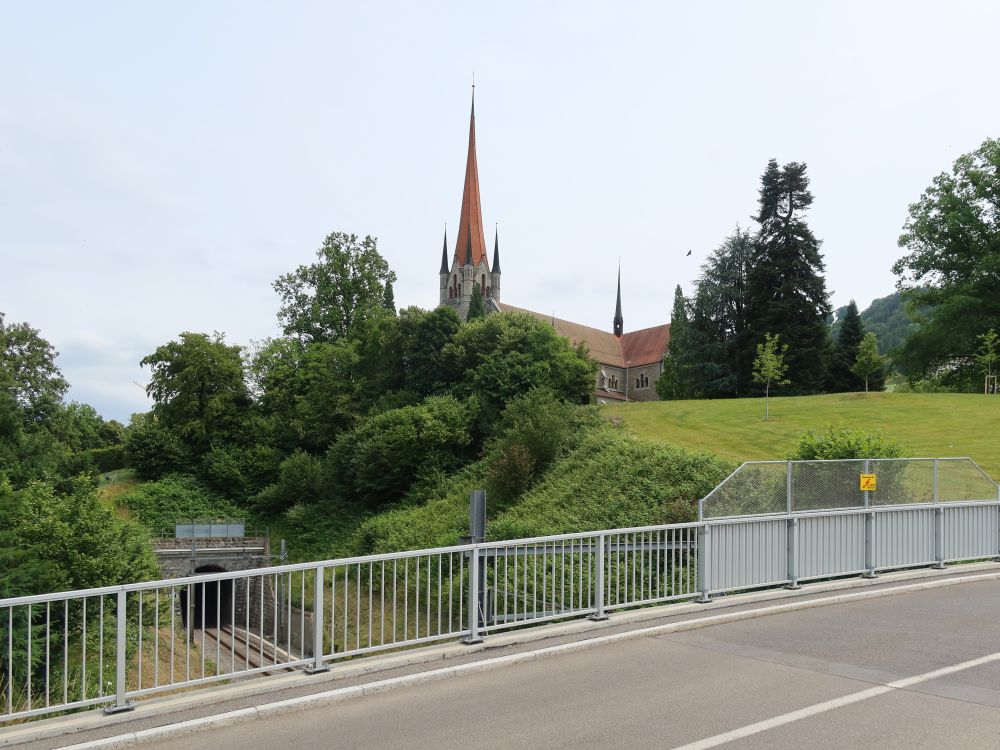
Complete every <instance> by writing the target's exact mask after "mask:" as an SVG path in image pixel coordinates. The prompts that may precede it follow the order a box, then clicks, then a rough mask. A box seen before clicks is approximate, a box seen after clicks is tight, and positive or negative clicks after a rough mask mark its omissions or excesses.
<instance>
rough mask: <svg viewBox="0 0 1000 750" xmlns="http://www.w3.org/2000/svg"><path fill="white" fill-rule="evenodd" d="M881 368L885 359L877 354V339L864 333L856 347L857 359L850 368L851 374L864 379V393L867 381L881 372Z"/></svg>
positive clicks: (866, 391)
mask: <svg viewBox="0 0 1000 750" xmlns="http://www.w3.org/2000/svg"><path fill="white" fill-rule="evenodd" d="M883 367H885V358H884V357H882V356H881V355H880V354H879V353H878V339H877V338H876V336H875V334H874V333H872V332H869V333H866V334H865V337H864V338H863V339H861V343H860V344H859V345H858V357H857V359H855V360H854V366H853V367H851V372H853V373H854V374H855V375H857V376H858V377H859V378H864V381H865V393H868V379H869V378H871V377H872V376H874V375H877V374H878V373H879V372H881V371H882V368H883Z"/></svg>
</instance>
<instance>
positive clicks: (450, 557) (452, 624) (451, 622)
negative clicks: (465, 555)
mask: <svg viewBox="0 0 1000 750" xmlns="http://www.w3.org/2000/svg"><path fill="white" fill-rule="evenodd" d="M454 560H455V553H454V552H449V553H448V632H449V633H451V632H453V631H454V629H455V619H454V616H453V613H452V596H453V594H454V592H455V576H454V573H453V571H452V566H453V563H454Z"/></svg>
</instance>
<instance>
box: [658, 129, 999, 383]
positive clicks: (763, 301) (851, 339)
mask: <svg viewBox="0 0 1000 750" xmlns="http://www.w3.org/2000/svg"><path fill="white" fill-rule="evenodd" d="M998 196H1000V140H997V139H990V140H987V141H985V142H984V143H983V144H982V146H980V148H979V149H977V150H976V151H974V152H972V153H969V154H965V155H963V156H961V157H960V158H959V159H958V160H957V161H956V162H955V164H954V166H953V168H952V170H951V172H946V173H942V174H940V175H938V176H937V177H935V178H934V180H933V182H932V184H931V186H930V187H929V188H928V189H927V190H926V191H924V193H923V195H922V196H921V197H920V199H919V200H918V201H917V202H916V203H914V204H912V205H911V206H910V207H909V214H908V217H907V220H906V223H905V225H904V228H903V233H902V235H901V236H900V238H899V245H900V247H903V248H904V249H906V251H907V254H906V255H905V256H904V257H902V258H900V259H899V260H898V261H897V262H896V263H895V265H894V266H893V272H894V273H895V274H896V275H897V277H898V282H897V286H898V288H899V290H900V291H901V293H902V300H903V302H904V304H905V309H906V313H907V314H908V316H909V321H906V320H905V319H902V317H901V315H900V313H899V308H898V307H897V306H896V305H897V303H898V299H897V298H896V297H891V298H887V299H886V300H880V301H879V302H880V303H882V306H881V308H880V310H881V312H880V313H879V314H880V315H882V316H883V317H887V316H891V317H892V318H893V323H892V327H891V330H892V332H893V337H892V339H891V340H888V341H887V342H883V343H887V344H888V346H889V347H890V352H889V353H890V355H891V360H892V363H893V365H894V367H895V368H896V369H897V370H898V371H899V372H900V373H902V374H903V375H905V376H906V377H907V378H908V379H909V381H910V382H911V384H912V383H918V382H919V383H930V385H929V386H927V387H934V388H942V389H948V390H965V391H971V390H977V389H978V388H979V387H980V386H981V385H982V380H980V378H981V377H982V375H983V374H984V373H985V374H987V376H989V375H990V374H992V371H991V370H989V368H988V367H984V365H983V361H982V355H981V353H980V352H979V349H980V347H981V346H982V345H983V344H982V337H983V336H984V335H986V333H987V332H988V331H990V330H996V329H998V328H1000V261H998V258H1000V209H998V206H1000V198H998ZM812 202H813V196H812V193H811V192H810V190H809V179H808V177H807V175H806V167H805V165H804V164H801V163H796V162H791V163H789V164H785V165H784V166H779V165H778V163H777V162H776V161H774V160H771V161H770V162H769V163H768V166H767V169H766V170H765V172H764V174H763V176H762V177H761V182H760V190H759V199H758V211H757V214H756V215H755V216H754V218H753V220H754V227H753V229H752V230H751V229H749V228H746V229H745V228H740V227H737V228H736V230H735V231H734V233H733V234H732V235H730V236H729V237H727V238H726V239H725V240H724V241H723V243H722V244H721V245H720V246H719V248H718V249H716V250H715V251H714V252H713V253H712V254H711V256H710V257H709V259H708V261H707V262H706V263H705V265H704V266H702V269H701V276H700V277H699V279H698V281H697V283H696V285H695V290H694V294H693V295H692V296H691V297H690V298H685V297H684V295H683V293H682V291H681V289H680V287H678V288H677V291H676V293H675V297H674V305H673V309H672V311H671V324H672V331H671V343H670V351H671V356H670V357H669V358H668V361H667V363H666V372H665V373H664V377H662V378H661V380H660V385H659V391H660V395H661V397H662V398H719V397H731V396H744V395H757V394H758V393H760V387H759V384H758V383H756V382H755V380H754V378H753V361H754V352H755V350H756V347H757V346H758V345H759V344H763V343H764V342H765V336H766V334H768V333H770V334H774V335H777V336H779V337H780V339H781V341H782V342H783V344H784V345H787V346H788V349H787V352H786V359H787V369H788V372H787V379H788V381H789V384H788V386H789V387H788V388H786V389H785V391H784V392H785V393H791V394H809V393H819V392H823V391H827V392H840V391H852V390H861V389H862V388H866V389H868V388H872V389H881V388H882V387H883V386H884V383H883V380H884V378H883V368H882V367H878V366H875V367H874V368H873V363H876V358H874V357H873V356H872V354H871V352H872V349H873V347H872V344H871V342H870V341H869V340H866V331H865V329H864V325H863V324H862V321H861V318H860V316H859V314H858V310H857V306H856V305H855V304H854V303H853V302H852V303H851V304H850V305H848V306H847V308H846V309H844V310H842V314H840V315H838V319H837V321H836V324H835V331H836V334H835V336H831V335H830V334H829V330H830V329H829V326H828V320H829V316H830V307H829V302H828V295H827V292H826V287H825V282H824V279H823V271H824V267H823V259H822V256H821V254H820V251H819V250H820V243H819V241H818V240H817V239H816V237H815V236H814V235H813V233H812V232H811V231H810V229H809V227H808V225H807V223H806V220H805V215H806V212H807V211H808V209H809V207H810V206H811V205H812ZM882 308H884V309H882ZM883 322H884V323H888V322H889V321H888V318H887V320H886V321H883ZM868 333H871V332H868ZM859 357H860V358H861V359H862V360H863V363H862V364H859ZM866 375H867V377H866ZM987 379H989V378H988V377H987Z"/></svg>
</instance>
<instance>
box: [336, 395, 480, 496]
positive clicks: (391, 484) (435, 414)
mask: <svg viewBox="0 0 1000 750" xmlns="http://www.w3.org/2000/svg"><path fill="white" fill-rule="evenodd" d="M472 411H473V410H472V409H470V408H469V407H468V405H467V404H465V403H462V402H459V401H458V400H457V399H455V398H453V397H451V396H432V397H430V398H427V399H425V401H424V403H422V404H420V405H419V406H405V407H403V408H401V409H392V410H391V411H386V412H382V413H380V414H375V415H374V416H372V417H370V418H368V419H367V420H365V421H364V422H362V423H361V424H360V425H358V426H357V427H356V428H355V429H353V430H351V431H350V432H346V433H343V434H342V435H341V436H340V437H339V438H338V439H337V441H336V442H335V443H334V444H333V446H332V447H331V448H330V450H329V452H328V453H327V464H328V471H329V472H330V476H331V478H332V479H333V480H334V481H335V482H336V485H337V486H338V489H339V490H340V492H339V494H340V497H341V498H342V499H344V500H346V501H349V502H351V501H353V502H359V503H361V504H362V505H364V506H365V507H368V508H372V507H378V506H385V505H389V504H391V503H394V502H396V501H398V500H399V499H400V498H401V497H402V496H403V495H404V494H405V493H406V491H407V490H408V489H409V488H410V485H412V484H413V482H414V481H415V480H416V479H417V478H418V477H419V476H420V475H421V474H423V473H426V472H429V471H434V470H438V471H452V470H454V469H455V468H457V467H458V466H459V465H461V463H462V462H463V459H465V458H466V457H467V455H466V454H467V453H468V450H469V446H470V443H471V442H472V437H471V434H470V431H469V430H470V425H471V421H472V414H471V412H472Z"/></svg>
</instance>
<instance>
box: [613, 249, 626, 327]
mask: <svg viewBox="0 0 1000 750" xmlns="http://www.w3.org/2000/svg"><path fill="white" fill-rule="evenodd" d="M624 329H625V320H624V319H623V318H622V267H621V266H620V265H619V266H618V302H617V303H616V304H615V336H618V337H621V335H622V333H623V332H624Z"/></svg>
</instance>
